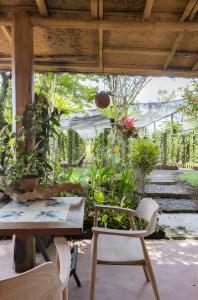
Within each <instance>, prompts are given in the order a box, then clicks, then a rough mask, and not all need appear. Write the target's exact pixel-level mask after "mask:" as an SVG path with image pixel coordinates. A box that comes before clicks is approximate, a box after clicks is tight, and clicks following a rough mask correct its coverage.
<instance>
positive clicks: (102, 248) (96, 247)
mask: <svg viewBox="0 0 198 300" xmlns="http://www.w3.org/2000/svg"><path fill="white" fill-rule="evenodd" d="M95 209H96V213H95V222H94V226H95V227H93V228H92V231H93V239H92V257H91V284H90V298H89V300H94V299H95V281H96V265H97V264H106V265H140V266H143V270H144V273H145V277H146V280H147V281H151V284H152V287H153V290H154V294H155V298H156V300H160V296H159V291H158V287H157V283H156V280H155V276H154V273H153V269H152V265H151V261H150V258H149V254H148V251H147V248H146V244H145V241H144V237H146V236H148V235H150V234H152V233H153V232H154V231H155V227H156V223H157V215H158V204H157V203H156V202H155V201H154V200H152V199H143V200H142V201H141V202H140V204H139V206H138V208H137V210H132V209H128V208H121V207H114V206H108V205H96V206H95ZM101 209H110V210H117V211H120V212H125V213H127V214H128V215H129V219H130V224H131V230H115V229H108V228H100V227H98V216H99V211H100V210H101ZM133 216H136V217H140V218H144V219H145V220H146V221H147V222H148V226H147V228H146V229H145V230H136V227H135V223H134V220H133ZM123 245H124V247H123Z"/></svg>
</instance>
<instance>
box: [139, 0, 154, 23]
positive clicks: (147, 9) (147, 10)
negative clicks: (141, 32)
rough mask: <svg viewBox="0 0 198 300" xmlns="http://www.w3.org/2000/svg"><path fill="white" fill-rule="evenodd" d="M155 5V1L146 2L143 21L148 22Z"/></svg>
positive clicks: (147, 0)
mask: <svg viewBox="0 0 198 300" xmlns="http://www.w3.org/2000/svg"><path fill="white" fill-rule="evenodd" d="M153 4H154V0H146V4H145V9H144V13H143V17H142V21H145V20H148V19H149V18H150V15H151V11H152V8H153Z"/></svg>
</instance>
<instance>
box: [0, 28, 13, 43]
mask: <svg viewBox="0 0 198 300" xmlns="http://www.w3.org/2000/svg"><path fill="white" fill-rule="evenodd" d="M1 31H2V32H3V34H4V35H5V37H6V38H7V40H8V41H9V43H11V30H10V28H9V27H7V26H1Z"/></svg>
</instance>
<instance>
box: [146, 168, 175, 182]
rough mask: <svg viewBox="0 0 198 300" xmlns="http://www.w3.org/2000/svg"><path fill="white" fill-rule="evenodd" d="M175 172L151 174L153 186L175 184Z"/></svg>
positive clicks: (160, 171) (156, 171)
mask: <svg viewBox="0 0 198 300" xmlns="http://www.w3.org/2000/svg"><path fill="white" fill-rule="evenodd" d="M174 176H175V170H174V171H172V170H154V171H153V172H151V174H150V177H149V179H150V183H151V184H167V185H168V184H174V183H175V179H174Z"/></svg>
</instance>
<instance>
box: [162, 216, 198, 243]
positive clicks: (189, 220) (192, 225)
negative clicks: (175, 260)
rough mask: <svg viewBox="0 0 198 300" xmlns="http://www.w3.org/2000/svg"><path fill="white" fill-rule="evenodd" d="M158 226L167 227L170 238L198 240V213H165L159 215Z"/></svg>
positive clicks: (167, 234) (166, 231) (166, 230)
mask: <svg viewBox="0 0 198 300" xmlns="http://www.w3.org/2000/svg"><path fill="white" fill-rule="evenodd" d="M158 224H159V225H160V226H163V227H165V229H164V231H165V233H166V236H167V237H168V238H175V239H182V238H185V239H186V238H194V239H198V213H179V214H178V213H177V214H168V213H167V214H166V213H163V214H161V215H159V220H158Z"/></svg>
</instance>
